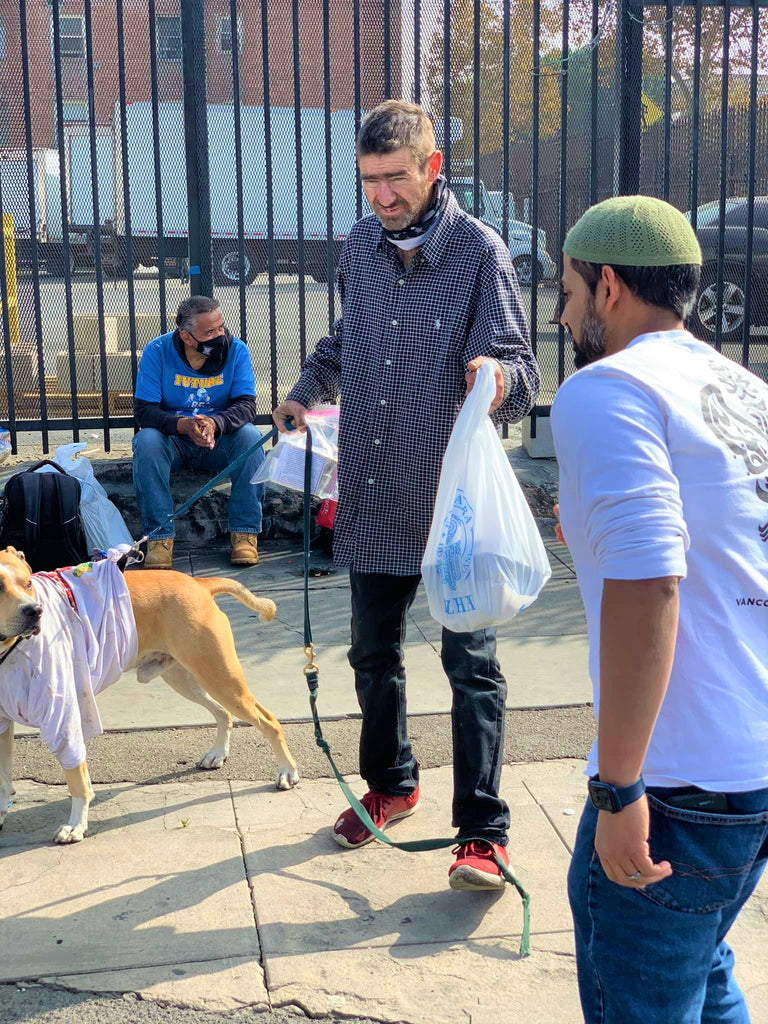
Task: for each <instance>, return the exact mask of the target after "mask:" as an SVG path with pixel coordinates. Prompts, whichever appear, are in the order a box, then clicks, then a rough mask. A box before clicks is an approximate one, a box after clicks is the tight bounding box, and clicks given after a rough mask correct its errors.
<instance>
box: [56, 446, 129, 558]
mask: <svg viewBox="0 0 768 1024" xmlns="http://www.w3.org/2000/svg"><path fill="white" fill-rule="evenodd" d="M86 447H87V444H86V442H85V441H80V442H78V443H76V444H63V445H61V446H60V447H59V448H57V449H56V452H55V454H54V455H53V458H52V459H51V461H52V462H55V463H56V465H57V466H61V468H62V469H63V470H64V471H65V472H66V473H68V474H69V475H70V476H76V477H77V479H78V480H79V481H80V518H81V519H82V521H83V533H84V534H85V540H86V542H87V544H88V547H89V548H90V549H91V550H94V549H96V550H99V551H107V550H108V549H109V548H114V547H117V545H118V544H129V545H130V544H133V538H132V537H131V535H130V533H129V532H128V527H127V526H126V525H125V522H124V521H123V517H122V516H121V515H120V512H119V511H118V510H117V508H116V507H115V505H113V504H112V502H111V501H110V500H109V498H108V497H107V492H106V491H105V490H104V488H103V487H102V486H101V484H100V483H99V481H98V480H97V479H96V477H95V476H94V475H93V466H92V465H91V463H90V461H89V460H88V459H87V458H85V456H84V455H81V456H80V458H79V459H76V458H75V457H74V456H75V455H77V453H78V452H81V451H83V449H84V448H86ZM38 472H41V473H43V472H49V473H55V472H56V470H55V469H51V468H50V467H49V466H48V467H46V466H43V467H42V469H40V470H39V471H38Z"/></svg>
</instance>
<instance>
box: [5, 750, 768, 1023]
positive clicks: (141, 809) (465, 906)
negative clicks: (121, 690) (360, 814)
mask: <svg viewBox="0 0 768 1024" xmlns="http://www.w3.org/2000/svg"><path fill="white" fill-rule="evenodd" d="M582 769H583V764H582V763H580V762H574V761H555V762H545V763H541V764H526V765H515V766H506V767H505V768H504V772H503V778H502V782H503V785H502V791H503V795H504V797H505V798H506V800H507V801H508V802H509V804H510V808H511V812H512V827H511V830H510V854H511V859H512V864H513V867H514V870H515V871H516V873H517V874H518V877H519V878H520V880H521V882H522V883H523V884H524V885H525V886H526V888H527V889H528V890H529V892H530V893H531V896H532V902H531V912H532V935H531V944H532V955H531V956H530V957H528V958H526V959H524V960H521V959H520V958H519V956H518V946H519V942H520V930H521V924H522V905H521V901H520V899H519V898H518V895H517V893H516V892H515V891H514V890H513V889H512V888H511V887H509V886H508V887H507V891H506V892H505V893H504V894H503V895H501V896H497V895H491V894H484V893H456V892H452V891H451V890H450V889H448V887H447V877H446V876H447V871H448V866H449V864H450V863H451V857H450V854H449V852H448V851H441V852H436V853H423V854H407V853H402V852H400V851H397V850H391V849H388V848H386V847H384V846H381V845H379V844H373V845H371V846H368V847H365V848H364V849H362V850H359V851H344V850H342V849H341V848H340V847H338V846H337V845H336V843H335V842H334V841H333V839H332V838H331V836H330V834H329V822H331V821H332V820H333V817H334V815H335V814H336V812H337V811H338V809H339V806H340V797H341V794H340V792H339V790H338V787H337V786H336V784H335V783H334V782H331V781H327V780H319V781H313V782H309V783H307V782H306V781H305V782H302V783H301V784H300V785H299V786H298V787H297V788H296V789H295V790H293V791H291V792H289V793H278V792H276V791H275V790H274V789H272V787H271V786H270V785H269V784H267V783H265V784H263V785H259V784H257V785H254V784H243V783H226V782H217V781H216V780H215V779H212V780H211V781H205V782H200V783H198V784H197V785H194V786H192V785H159V786H140V787H137V786H133V785H121V786H112V787H109V788H103V787H97V788H98V789H99V792H98V800H97V802H96V803H95V804H94V805H93V807H92V817H91V821H92V830H91V834H90V835H89V837H88V839H86V841H85V842H83V843H81V844H79V845H78V846H74V847H67V848H62V847H54V846H52V845H51V844H50V836H51V835H52V833H53V831H54V829H55V827H56V825H58V824H59V823H60V822H61V821H62V820H64V819H65V818H66V815H67V806H68V804H67V800H66V793H65V791H64V790H63V788H61V787H41V786H38V785H36V784H34V783H30V782H23V783H20V784H19V786H18V790H19V792H18V793H17V796H16V806H15V808H14V811H13V813H12V814H11V815H9V817H8V821H7V824H6V827H5V830H4V832H3V835H2V848H1V849H0V857H1V858H2V869H1V870H2V877H3V882H4V884H3V886H2V891H1V892H0V918H1V919H2V920H3V922H4V926H3V930H4V932H5V941H4V942H3V956H2V958H0V981H19V980H22V979H37V980H41V981H42V982H43V983H44V984H54V985H57V986H65V987H71V988H74V989H77V990H80V991H88V992H97V993H98V992H109V993H116V992H117V993H119V992H136V993H140V994H141V996H142V997H143V998H146V999H154V1000H158V1001H162V1002H164V1003H171V1004H174V1005H178V1006H191V1007H197V1008H201V1009H207V1010H219V1011H225V1012H230V1011H235V1010H239V1009H243V1008H245V1007H250V1008H252V1009H253V1010H259V1011H266V1010H269V1009H275V1008H280V1007H292V1008H296V1009H298V1010H300V1011H303V1012H304V1013H306V1014H308V1015H310V1016H313V1017H315V1016H320V1017H325V1016H332V1015H336V1014H338V1015H339V1016H340V1017H350V1016H362V1017H366V1018H368V1017H370V1018H373V1019H375V1020H380V1021H387V1022H408V1024H436V1022H439V1024H467V1022H468V1021H471V1022H472V1024H497V1022H498V1021H499V1019H500V1017H501V1018H503V1019H508V1020H514V1021H521V1022H525V1024H577V1022H578V1021H580V1020H581V1015H580V1012H579V1005H578V995H577V989H576V973H575V963H574V957H573V938H572V932H571V922H570V915H569V911H568V906H567V901H566V888H565V884H566V882H565V880H566V871H567V867H568V859H569V854H570V851H571V846H572V843H573V837H574V833H575V828H576V823H577V820H578V813H579V810H580V808H581V804H582V801H583V799H584V779H583V775H582ZM451 789H452V785H451V770H450V768H449V767H445V768H438V769H432V770H429V771H427V772H424V774H423V778H422V793H423V797H422V804H421V806H420V808H419V811H418V813H417V814H416V815H414V816H413V817H411V818H408V819H406V820H405V821H403V822H400V823H399V824H397V825H396V826H393V828H392V830H391V835H392V837H393V838H394V839H397V840H405V839H416V838H424V837H427V836H439V835H451V829H450V817H449V807H450V798H451ZM358 791H359V785H358ZM766 909H768V884H766V880H764V882H763V884H762V887H761V889H760V892H759V893H758V894H756V895H755V896H754V897H753V899H752V900H751V901H750V903H749V904H748V906H747V908H746V910H745V911H744V913H743V914H742V916H741V918H740V920H739V922H738V924H737V925H736V926H735V928H734V929H733V932H732V944H733V946H734V948H735V950H736V956H737V964H738V971H737V973H738V978H739V980H740V982H741V984H742V986H743V987H744V989H745V991H746V993H747V1000H748V1003H749V1005H750V1009H751V1012H752V1019H753V1021H754V1022H755V1024H759V1022H763V1024H765V1022H766V1021H768V987H766V985H765V979H766V923H765V914H766ZM670 1024H673V1022H670Z"/></svg>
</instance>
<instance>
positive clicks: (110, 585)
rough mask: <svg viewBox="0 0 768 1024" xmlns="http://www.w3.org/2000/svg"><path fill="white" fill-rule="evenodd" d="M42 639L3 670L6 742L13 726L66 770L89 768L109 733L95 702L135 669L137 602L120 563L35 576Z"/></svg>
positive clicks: (21, 649) (23, 647)
mask: <svg viewBox="0 0 768 1024" xmlns="http://www.w3.org/2000/svg"><path fill="white" fill-rule="evenodd" d="M32 585H33V587H34V589H35V594H36V595H37V600H38V601H39V603H40V604H42V606H43V614H42V616H41V619H40V632H39V634H38V635H37V636H32V637H28V638H26V639H24V640H22V641H21V643H19V644H18V646H17V647H16V648H15V649H14V650H13V651H12V652H11V653H10V654H9V656H8V657H7V658H6V660H5V662H4V663H3V664H2V665H0V734H2V733H4V732H5V731H6V729H9V728H12V723H13V722H20V723H21V724H22V725H27V726H30V727H31V728H33V729H39V730H40V737H41V739H42V740H44V742H45V743H46V744H47V745H48V747H50V749H51V750H52V751H53V753H54V754H55V755H56V759H57V760H58V762H59V764H60V765H61V767H62V768H66V769H70V768H77V766H78V765H80V764H82V763H83V762H84V761H85V741H86V740H89V739H91V737H93V736H99V735H100V734H101V732H102V727H101V718H100V717H99V711H98V708H97V707H96V700H95V696H96V694H97V693H101V691H102V690H105V689H106V688H107V687H108V686H111V685H112V683H115V682H117V680H118V679H119V678H120V676H121V674H122V673H123V671H125V670H126V669H128V668H131V667H132V666H133V665H134V664H135V662H136V656H137V653H138V637H137V634H136V621H135V619H134V617H133V609H132V607H131V598H130V595H129V593H128V588H127V587H126V585H125V580H124V578H123V574H122V573H121V572H120V570H119V569H118V567H117V566H116V565H115V563H114V562H113V561H110V560H106V559H105V560H104V561H101V562H86V563H85V564H84V565H81V566H76V567H75V568H72V569H63V570H60V571H59V572H56V573H35V574H34V575H33V576H32Z"/></svg>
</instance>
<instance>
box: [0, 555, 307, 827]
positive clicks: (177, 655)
mask: <svg viewBox="0 0 768 1024" xmlns="http://www.w3.org/2000/svg"><path fill="white" fill-rule="evenodd" d="M125 583H126V585H127V588H128V592H129V595H130V599H131V606H132V608H133V614H134V618H135V621H136V630H137V634H138V655H137V659H136V663H135V665H134V666H132V667H134V668H135V669H136V673H137V676H138V679H139V681H140V682H149V681H150V680H151V679H154V678H155V677H156V676H162V677H163V679H164V680H165V681H166V682H167V683H168V685H169V686H170V687H171V688H172V689H174V690H175V691H176V692H177V693H179V694H181V696H182V697H186V698H187V699H188V700H190V701H192V702H193V703H195V704H200V705H201V706H202V707H204V708H207V709H208V711H210V713H211V714H212V715H213V717H214V719H215V721H216V725H217V733H216V742H215V744H214V746H213V747H212V748H211V750H209V751H208V752H207V753H206V754H204V755H203V757H202V758H201V760H200V762H199V767H201V768H220V767H221V766H222V765H223V764H224V762H225V761H226V759H227V755H228V754H229V740H230V734H231V732H232V719H233V716H234V717H236V718H239V719H241V720H243V721H245V722H248V723H250V724H251V725H255V726H256V728H257V729H258V730H259V731H260V732H261V733H262V735H263V736H264V737H265V738H266V739H267V741H268V742H269V744H270V746H271V747H272V750H273V751H274V754H275V757H276V759H277V772H276V775H275V784H276V786H277V788H278V789H290V788H291V787H293V786H295V785H296V783H297V782H298V781H299V773H298V771H297V769H296V763H295V761H294V760H293V757H292V756H291V753H290V751H289V750H288V747H287V746H286V742H285V737H284V735H283V730H282V727H281V725H280V723H279V722H278V720H277V719H276V718H275V716H274V715H273V714H272V713H271V712H270V711H267V709H266V708H264V707H262V706H261V705H260V704H259V703H258V702H257V701H256V700H255V698H254V696H253V694H252V693H251V691H250V690H249V689H248V686H247V685H246V682H245V676H244V674H243V669H242V666H241V664H240V661H239V659H238V657H237V652H236V651H235V642H234V638H233V636H232V629H231V627H230V624H229V619H228V618H227V617H226V615H225V614H224V613H223V612H222V611H221V610H220V609H219V608H218V607H217V605H216V603H215V601H214V596H215V595H218V594H229V595H231V596H232V597H235V598H237V600H238V601H240V602H241V603H242V604H244V605H246V607H248V608H250V609H252V610H253V611H255V612H258V613H259V615H261V617H262V618H263V619H264V620H266V621H269V620H270V619H272V618H273V617H274V615H275V612H276V608H275V605H274V602H272V601H270V600H268V599H266V598H260V597H256V596H255V595H254V594H252V593H251V592H250V591H249V590H248V589H246V587H244V586H242V584H240V583H237V582H235V581H234V580H230V579H224V578H213V579H199V578H194V577H191V576H185V575H184V574H183V573H179V572H169V571H163V572H160V571H157V570H156V571H152V570H144V571H142V572H128V573H126V574H125ZM41 615H42V605H40V604H39V603H38V599H37V596H36V594H35V590H34V585H33V577H32V570H31V569H30V567H29V565H28V564H27V562H26V561H25V559H24V554H23V552H21V551H17V550H16V549H15V548H10V547H9V548H6V549H5V550H2V551H0V638H1V639H0V658H2V657H3V654H4V653H5V652H8V651H9V650H10V648H11V647H12V646H13V645H14V644H15V643H16V642H17V638H19V637H22V638H25V637H30V636H33V635H35V634H37V633H39V628H40V627H39V622H40V619H41ZM2 671H3V667H2V665H1V664H0V672H2ZM64 776H65V779H66V782H67V786H68V788H69V793H70V796H71V798H72V803H71V813H70V817H69V821H68V822H67V824H65V825H62V826H61V827H60V828H59V829H58V831H57V832H56V834H55V836H54V841H55V842H57V843H76V842H79V841H80V840H81V839H83V838H84V836H85V834H86V832H87V830H88V805H89V804H90V803H91V801H92V800H93V798H94V793H93V790H92V787H91V781H90V777H89V775H88V766H87V763H86V762H85V761H83V763H82V764H80V765H78V766H77V767H76V768H72V769H69V770H67V769H64ZM12 779H13V728H12V727H11V728H9V729H7V730H6V731H5V732H4V733H2V734H0V828H1V827H2V824H3V822H4V820H5V815H6V813H7V811H8V806H9V800H10V797H11V796H12V794H13V792H14V789H13V783H12Z"/></svg>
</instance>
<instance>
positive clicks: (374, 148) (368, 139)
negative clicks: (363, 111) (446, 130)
mask: <svg viewBox="0 0 768 1024" xmlns="http://www.w3.org/2000/svg"><path fill="white" fill-rule="evenodd" d="M404 146H407V147H408V148H409V149H410V151H411V152H412V153H413V155H414V157H415V159H416V160H417V161H418V162H419V163H420V164H424V163H425V162H426V161H427V160H428V159H429V157H430V156H432V154H433V153H434V151H435V148H436V147H435V129H434V127H433V126H432V121H431V119H430V118H429V117H428V116H427V115H426V114H425V113H424V111H423V110H422V109H421V107H419V106H417V105H416V104H415V103H406V102H405V101H404V100H386V101H385V102H384V103H381V104H379V106H378V107H375V108H374V109H373V110H372V111H371V112H370V113H369V114H368V115H367V116H366V117H365V120H364V121H363V123H362V124H361V125H360V130H359V132H358V133H357V155H358V157H361V156H371V155H372V154H375V155H377V156H379V155H382V154H384V153H394V152H395V150H398V149H402V148H403V147H404Z"/></svg>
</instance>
